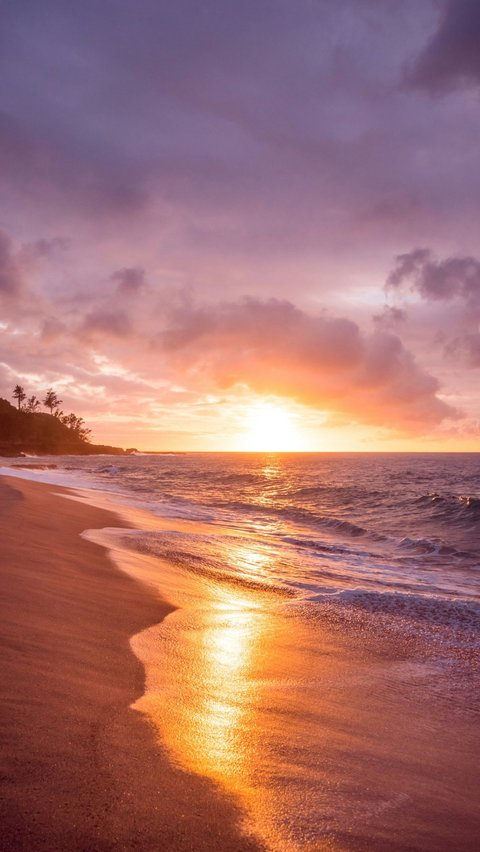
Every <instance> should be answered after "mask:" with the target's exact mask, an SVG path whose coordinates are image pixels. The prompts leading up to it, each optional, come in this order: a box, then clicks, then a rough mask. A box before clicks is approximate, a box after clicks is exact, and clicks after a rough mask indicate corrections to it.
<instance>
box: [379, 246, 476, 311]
mask: <svg viewBox="0 0 480 852" xmlns="http://www.w3.org/2000/svg"><path fill="white" fill-rule="evenodd" d="M403 287H410V289H411V290H416V291H417V292H418V293H419V294H420V295H421V296H422V298H423V299H432V300H444V301H448V300H451V299H457V298H459V299H463V300H465V302H467V303H468V304H470V305H472V306H473V305H475V306H477V307H480V261H478V260H477V259H476V258H474V257H447V258H445V260H437V259H436V258H435V257H434V256H433V254H432V252H431V251H430V250H429V249H424V248H419V249H414V250H413V251H411V252H408V253H406V254H400V255H398V257H397V258H396V265H395V268H394V269H393V270H392V272H391V273H390V275H389V276H388V279H387V289H401V288H403Z"/></svg>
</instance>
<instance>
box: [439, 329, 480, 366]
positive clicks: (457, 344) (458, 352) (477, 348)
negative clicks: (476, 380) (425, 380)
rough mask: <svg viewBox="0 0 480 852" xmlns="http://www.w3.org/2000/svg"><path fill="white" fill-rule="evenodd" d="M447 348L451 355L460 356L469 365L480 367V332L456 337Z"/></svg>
mask: <svg viewBox="0 0 480 852" xmlns="http://www.w3.org/2000/svg"><path fill="white" fill-rule="evenodd" d="M445 349H446V352H447V353H448V354H449V355H454V356H460V357H461V358H462V360H463V361H464V363H465V364H466V365H467V366H468V367H473V368H476V367H480V332H472V333H467V334H464V335H462V336H459V337H454V338H453V340H451V341H449V342H448V343H447V345H446V347H445Z"/></svg>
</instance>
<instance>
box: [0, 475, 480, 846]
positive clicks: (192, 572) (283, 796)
mask: <svg viewBox="0 0 480 852" xmlns="http://www.w3.org/2000/svg"><path fill="white" fill-rule="evenodd" d="M208 463H209V465H210V467H211V469H212V470H213V469H214V464H215V461H214V460H211V459H209V460H208ZM240 463H242V464H245V462H238V461H235V462H228V460H221V461H219V462H218V464H219V465H221V470H222V471H223V473H222V476H225V477H227V480H228V482H230V481H231V479H232V475H233V474H232V472H231V470H232V467H231V466H232V465H233V464H235V465H238V464H240ZM299 463H300V462H299ZM64 464H65V465H66V466H67V465H68V464H69V462H68V460H67V461H65V463H64ZM142 464H143V465H144V466H145V465H147V464H148V465H152V464H153V465H154V466H155V477H156V479H161V471H162V465H164V466H166V465H169V466H170V465H171V463H170V462H169V461H168V460H164V461H162V460H155V461H154V462H152V461H150V460H148V459H145V460H144V461H143V460H142V459H140V460H138V461H135V460H131V462H130V463H129V465H130V467H129V468H128V470H133V471H134V472H137V468H138V465H140V466H141V465H142ZM181 464H183V465H184V468H185V470H187V469H188V470H189V471H190V470H191V469H192V466H193V468H194V469H195V470H196V469H197V467H198V465H199V464H200V462H199V461H198V460H196V459H195V458H194V459H192V460H191V461H190V460H188V459H185V460H184V461H183V462H181V463H180V462H178V461H177V463H176V470H175V476H176V477H177V478H178V479H180V477H181V475H182V470H181ZM248 464H250V465H253V464H255V465H256V464H259V462H257V461H255V462H254V461H248ZM310 464H311V462H310ZM229 465H230V467H229ZM278 465H279V466H280V462H278ZM265 469H266V470H267V479H266V482H267V486H268V488H270V489H271V485H270V484H269V483H271V476H272V469H271V465H270V467H268V468H265ZM99 471H100V475H101V476H107V475H108V476H112V475H113V476H116V477H118V475H119V474H118V469H117V468H114V467H113V466H112V465H110V464H109V465H105V464H104V463H102V464H101V465H100V466H99ZM114 471H117V473H114ZM37 473H38V475H39V476H40V475H44V476H45V477H50V476H51V477H54V476H56V477H57V478H58V479H61V478H62V476H64V477H65V476H67V477H69V476H71V475H72V474H71V471H69V470H68V469H67V467H65V470H64V471H63V472H62V471H53V472H52V471H51V470H49V469H48V468H47V467H46V466H45V470H44V471H40V472H37ZM37 473H35V474H32V471H31V470H28V466H27V470H26V471H24V472H23V473H22V472H21V471H18V470H17V471H16V474H18V476H21V475H26V476H32V475H37ZM12 474H13V471H12ZM126 475H127V474H125V476H126ZM129 475H131V474H129ZM172 475H173V474H172ZM189 475H190V476H191V477H193V474H189ZM195 475H196V474H195ZM249 475H250V476H251V474H249ZM235 476H236V477H237V481H243V480H244V479H245V476H246V474H245V472H244V471H243V470H242V471H241V472H239V473H236V474H235ZM278 476H280V472H278ZM282 476H283V474H282ZM67 481H68V480H67ZM79 481H80V480H79ZM91 481H92V483H94V482H95V480H94V479H91ZM125 481H126V480H125ZM132 481H133V482H138V478H137V479H135V480H132ZM142 481H143V480H142ZM180 481H181V480H180ZM222 481H223V480H222ZM249 481H250V480H249ZM282 481H283V480H282ZM0 483H1V492H0V495H1V497H0V500H1V502H0V507H1V508H0V523H1V535H2V573H1V594H0V598H1V601H2V604H1V607H2V632H3V639H2V647H3V651H2V668H3V677H2V683H3V686H2V690H3V696H2V716H1V729H0V730H1V740H2V761H3V763H2V788H3V789H2V805H1V807H2V814H1V818H2V825H3V833H2V837H1V841H0V843H1V844H2V845H1V848H2V849H4V850H6V851H7V850H13V849H14V850H27V849H28V850H36V849H43V850H77V849H78V850H87V849H88V850H93V849H94V850H129V849H138V850H163V849H169V850H170V849H171V850H177V849H178V850H184V849H185V850H187V849H188V850H203V849H205V850H216V849H219V850H220V849H222V850H230V849H232V850H237V849H238V850H244V849H245V850H254V849H269V850H272V852H304V850H305V851H306V852H307V851H308V852H324V850H331V852H355V850H357V852H372V850H374V852H382V850H394V852H413V850H419V851H420V850H422V852H447V850H451V849H458V850H462V851H463V852H474V850H476V848H477V845H478V836H479V831H480V821H479V815H478V807H477V795H478V788H479V772H478V765H479V761H478V757H479V754H478V715H479V706H478V685H479V669H478V655H477V648H478V646H477V645H476V642H475V637H476V636H477V637H478V633H477V632H476V629H477V623H476V621H475V617H476V616H475V613H476V610H475V609H472V606H473V604H469V603H465V602H462V601H459V602H456V601H455V600H453V601H452V602H449V601H448V600H447V599H446V598H438V599H432V598H428V597H427V596H424V597H422V598H421V599H419V598H418V595H414V594H411V595H409V596H405V595H403V596H402V595H401V594H399V592H398V591H395V590H393V591H392V592H391V593H389V594H387V595H385V594H380V593H379V592H367V591H362V592H360V591H359V590H358V589H357V590H355V589H354V590H352V591H349V589H348V588H346V589H345V590H344V592H342V594H340V595H337V594H332V593H324V592H323V591H322V590H323V586H322V585H321V584H320V585H319V583H320V580H319V579H318V577H317V576H316V575H315V585H314V584H313V579H314V575H313V574H311V577H312V581H311V588H312V591H311V593H310V599H307V598H306V597H305V595H304V594H303V595H300V596H299V595H295V594H294V587H293V586H292V585H291V584H290V585H288V586H287V585H285V584H284V583H283V584H282V583H281V582H280V580H281V579H282V578H283V577H284V576H286V577H289V578H290V581H291V582H292V581H293V580H294V579H295V578H296V577H297V578H298V577H299V576H301V575H300V571H301V566H302V565H304V566H308V564H309V563H308V554H307V555H306V554H305V552H304V550H303V549H302V550H301V559H300V561H298V562H297V561H292V562H291V563H289V567H288V571H289V573H288V574H287V573H286V570H287V569H286V559H287V555H288V556H289V558H290V559H293V558H294V556H295V552H296V551H295V552H292V553H290V549H291V547H292V541H294V542H295V548H296V549H297V550H298V542H299V541H302V542H303V540H302V539H300V538H299V536H301V530H300V528H299V529H297V530H296V531H295V537H293V538H292V536H293V527H292V528H290V527H287V525H286V521H285V520H283V521H282V526H281V527H280V529H281V531H282V536H283V538H284V539H285V542H286V548H287V549H285V548H284V549H281V548H280V543H279V541H278V540H277V539H276V538H275V535H274V533H273V532H272V529H276V528H266V526H265V521H264V522H263V524H262V526H261V527H259V521H258V519H256V520H255V521H254V522H253V521H252V522H251V523H249V524H248V525H247V524H245V525H244V527H242V531H241V534H240V532H239V526H238V524H239V518H240V515H239V509H238V504H235V512H236V518H237V521H236V525H235V524H233V523H231V524H230V525H223V526H222V524H221V523H220V522H218V523H216V524H214V523H212V522H211V521H208V520H205V517H206V516H205V511H204V509H205V507H204V508H203V509H202V512H203V513H204V520H200V519H199V518H198V517H195V515H199V514H200V513H199V507H198V505H197V504H194V505H193V508H192V505H191V504H190V503H189V504H188V507H189V512H190V515H191V516H192V517H190V518H189V517H187V513H186V509H185V505H186V504H185V502H183V503H180V504H178V505H180V506H181V507H183V508H182V511H183V514H184V517H178V516H175V517H168V515H167V514H166V512H167V508H168V507H165V506H163V508H162V507H161V512H160V514H152V512H150V511H146V510H145V509H142V508H140V507H141V506H142V501H140V502H137V504H135V500H134V498H133V495H131V497H129V500H128V501H127V503H126V502H125V499H123V498H122V497H121V495H120V494H117V493H115V494H113V495H112V494H111V493H109V492H107V491H105V490H99V491H96V492H93V491H86V490H85V491H82V489H78V488H75V489H74V490H71V489H68V488H66V487H61V486H60V485H58V484H52V483H51V484H45V483H39V482H32V481H28V480H27V479H21V478H18V477H15V478H14V476H13V475H12V476H11V477H8V476H2V477H1V478H0ZM117 487H118V486H117ZM149 487H150V488H151V486H149ZM182 487H183V489H184V493H185V494H189V493H190V492H189V491H188V490H187V486H186V485H185V484H184V485H183V486H182ZM217 487H219V486H217ZM255 487H256V489H258V485H257V483H256V486H255ZM163 488H165V485H164V486H163ZM222 488H223V486H222ZM123 493H124V495H125V493H126V492H123ZM256 493H258V490H257V491H256ZM267 493H268V494H269V500H270V503H266V505H267V506H270V507H271V505H272V500H273V497H272V491H271V490H270V491H268V492H267ZM282 493H283V491H282ZM142 495H143V492H142ZM335 499H337V497H335ZM362 499H363V501H364V500H365V493H364V492H362ZM115 505H117V509H118V511H115V512H112V511H110V510H107V509H106V508H101V507H102V506H111V507H112V506H113V507H114V506H115ZM135 505H137V508H135ZM152 505H153V503H152ZM174 505H176V504H172V507H173V506H174ZM294 506H295V504H294ZM269 511H270V512H271V511H272V509H271V508H270V509H269ZM295 511H298V510H297V509H295ZM162 513H163V514H162ZM351 528H352V529H353V527H352V525H350V527H347V528H346V527H345V523H344V522H343V521H342V522H340V523H339V525H337V527H336V529H340V530H341V533H342V535H343V536H345V529H347V533H348V535H350V536H351V534H352V533H351ZM266 529H268V534H267V533H266ZM355 529H357V528H355ZM327 530H328V527H327ZM316 535H317V539H316V541H317V544H316V546H319V547H322V548H323V550H322V554H323V553H324V552H328V554H329V559H330V560H331V566H332V567H331V569H330V573H329V574H328V575H327V576H328V579H329V582H331V578H334V577H335V575H334V574H333V569H334V568H336V572H337V576H338V572H339V565H340V563H339V561H338V560H339V558H341V559H342V560H343V561H342V564H345V565H346V566H347V567H348V570H352V569H351V568H350V567H349V566H351V565H353V566H355V565H356V562H354V561H353V556H354V555H355V554H356V553H357V550H355V551H353V550H349V551H348V553H349V554H350V555H349V556H348V559H349V560H350V561H346V556H345V552H346V541H345V542H344V543H343V544H341V545H340V544H339V543H335V544H334V543H333V541H332V542H331V544H328V548H330V549H329V550H327V542H328V541H329V540H328V539H326V538H324V539H323V544H320V542H321V540H322V539H321V536H325V535H326V532H325V529H323V530H322V531H321V532H320V536H319V534H318V532H317V533H316ZM468 535H470V532H468ZM308 536H309V537H311V532H310V531H308ZM283 538H282V541H283ZM305 540H306V541H309V538H308V539H305ZM353 541H354V542H357V541H358V534H357V533H356V532H355V534H354V535H353ZM389 546H390V545H389ZM282 547H283V545H282ZM352 547H353V545H352ZM355 547H356V548H358V544H355ZM422 547H423V549H424V545H422ZM422 552H423V551H422ZM462 553H463V551H462ZM337 554H338V555H337ZM352 554H353V555H352ZM322 558H323V557H322ZM360 558H361V560H362V565H363V564H365V568H364V571H365V576H368V572H369V571H370V572H373V571H374V570H375V565H376V563H375V562H374V561H373V559H374V556H373V555H372V556H370V561H369V562H368V561H367V559H366V556H365V554H364V553H363V552H361V553H360V556H359V557H358V559H360ZM449 558H451V556H450V557H449ZM335 559H336V561H334V560H335ZM422 559H423V556H422ZM462 559H463V561H464V562H465V560H466V559H467V557H466V556H463V557H462ZM462 564H463V563H462ZM465 564H466V568H465V569H464V570H465V576H466V578H467V579H466V580H465V582H467V581H469V580H468V578H469V575H468V573H467V568H469V565H470V563H469V562H468V560H467V562H466V563H465ZM377 565H378V560H377ZM421 565H422V571H425V570H426V568H425V567H424V563H423V562H422V563H421ZM304 570H305V571H306V568H305V569H304ZM355 570H357V569H355ZM417 571H418V572H419V571H420V569H419V568H418V569H417ZM280 572H283V573H280ZM437 572H438V568H437ZM377 574H378V568H377ZM345 576H347V575H345ZM418 576H419V577H420V576H421V574H420V573H418ZM305 577H306V574H305ZM354 579H355V582H357V583H358V579H357V575H355V576H354ZM394 581H395V582H398V580H397V575H396V574H394V575H393V579H392V583H393V582H394ZM457 582H458V580H457ZM302 588H303V586H302ZM367 588H368V587H367ZM466 588H468V586H466Z"/></svg>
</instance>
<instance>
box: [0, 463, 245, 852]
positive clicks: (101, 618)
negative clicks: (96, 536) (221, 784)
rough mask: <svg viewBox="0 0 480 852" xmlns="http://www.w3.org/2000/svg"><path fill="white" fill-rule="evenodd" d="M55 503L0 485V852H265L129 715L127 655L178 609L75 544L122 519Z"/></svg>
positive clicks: (141, 678)
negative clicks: (136, 639)
mask: <svg viewBox="0 0 480 852" xmlns="http://www.w3.org/2000/svg"><path fill="white" fill-rule="evenodd" d="M53 492H57V493H53ZM61 493H65V495H68V496H70V489H62V488H61V487H60V486H58V485H54V486H53V485H47V484H43V483H38V482H32V481H28V480H25V479H20V478H8V477H6V476H3V475H2V477H1V478H0V535H1V540H2V557H1V561H2V572H1V577H0V599H1V609H2V619H1V623H2V626H1V632H2V636H3V641H2V645H3V651H2V670H3V678H2V681H3V687H2V692H3V696H2V710H1V717H0V719H1V723H0V737H1V742H2V769H1V776H2V797H1V798H2V804H1V805H0V809H1V820H2V837H1V840H0V848H2V849H5V850H12V849H15V850H18V852H20V850H25V852H26V850H29V852H31V850H33V849H35V850H49V852H53V850H65V849H69V850H85V851H86V850H87V849H90V850H91V849H95V850H102V852H103V850H117V849H122V850H129V849H142V850H152V852H153V850H157V849H162V848H171V849H178V850H183V849H185V850H187V849H189V850H191V849H198V850H202V849H204V850H212V849H219V850H220V849H222V850H239V852H240V850H252V852H253V850H255V849H259V848H261V846H260V845H259V844H257V842H256V841H254V840H252V839H250V838H248V837H246V836H245V835H244V834H242V833H241V829H240V823H241V820H242V818H243V814H242V813H241V812H240V810H239V809H238V808H237V807H236V805H235V804H234V803H233V801H231V800H230V799H229V797H228V795H226V794H224V793H223V791H220V790H219V789H218V788H217V787H216V786H215V785H213V784H212V783H211V782H210V781H208V780H207V779H204V778H202V777H200V776H198V775H193V774H190V773H186V772H184V771H182V770H180V769H177V768H176V767H175V766H174V765H173V764H172V763H171V762H170V761H169V759H168V757H167V755H166V754H165V752H164V751H163V750H162V749H161V748H160V747H159V745H158V742H157V740H156V738H155V737H154V734H153V731H152V729H151V726H150V725H149V724H148V722H147V721H146V719H145V718H144V717H143V716H142V715H141V714H139V713H138V712H136V711H135V710H133V709H132V708H131V705H132V703H133V702H134V701H135V700H138V699H139V698H140V697H141V696H142V694H143V687H144V682H145V673H144V670H143V666H142V665H141V663H140V661H139V660H138V659H137V657H136V656H135V655H134V653H133V652H132V650H131V649H130V647H129V641H130V639H131V637H132V636H134V635H135V634H137V633H138V632H140V631H142V630H145V629H146V628H149V627H151V626H153V625H158V624H159V623H160V622H161V621H162V620H163V619H164V618H165V617H166V616H167V615H168V614H169V613H170V612H172V610H173V607H171V606H170V605H169V604H168V603H166V602H165V601H164V600H162V599H161V597H160V596H159V595H154V594H153V592H152V591H151V590H149V589H148V588H147V587H146V586H145V585H143V584H141V583H140V582H137V581H135V580H134V579H133V578H132V577H130V576H128V575H127V574H126V573H124V572H122V571H120V570H119V569H118V568H117V567H116V566H115V564H114V563H113V561H112V560H111V559H110V558H109V555H108V553H107V550H106V548H104V547H101V546H100V545H98V544H94V543H92V542H91V541H87V540H86V539H85V538H83V537H81V536H80V534H81V533H82V532H83V531H85V530H86V529H99V528H102V527H105V526H109V527H114V526H122V523H121V521H120V519H119V517H118V516H116V515H115V514H113V513H111V512H108V511H105V510H103V509H98V508H94V507H92V506H88V505H87V504H85V503H84V502H79V501H78V500H66V499H64V498H63V497H62V496H59V494H61ZM71 496H75V495H73V494H72V495H71ZM167 676H168V673H167Z"/></svg>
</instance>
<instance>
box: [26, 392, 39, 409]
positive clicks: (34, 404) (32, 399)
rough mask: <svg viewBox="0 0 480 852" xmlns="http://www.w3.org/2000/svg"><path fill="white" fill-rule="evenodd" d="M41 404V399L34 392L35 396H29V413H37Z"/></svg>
mask: <svg viewBox="0 0 480 852" xmlns="http://www.w3.org/2000/svg"><path fill="white" fill-rule="evenodd" d="M39 405H40V400H39V399H37V397H36V396H35V394H34V395H33V396H29V397H28V399H27V408H26V410H27V411H28V413H29V414H35V412H36V410H37V408H38V407H39Z"/></svg>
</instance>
